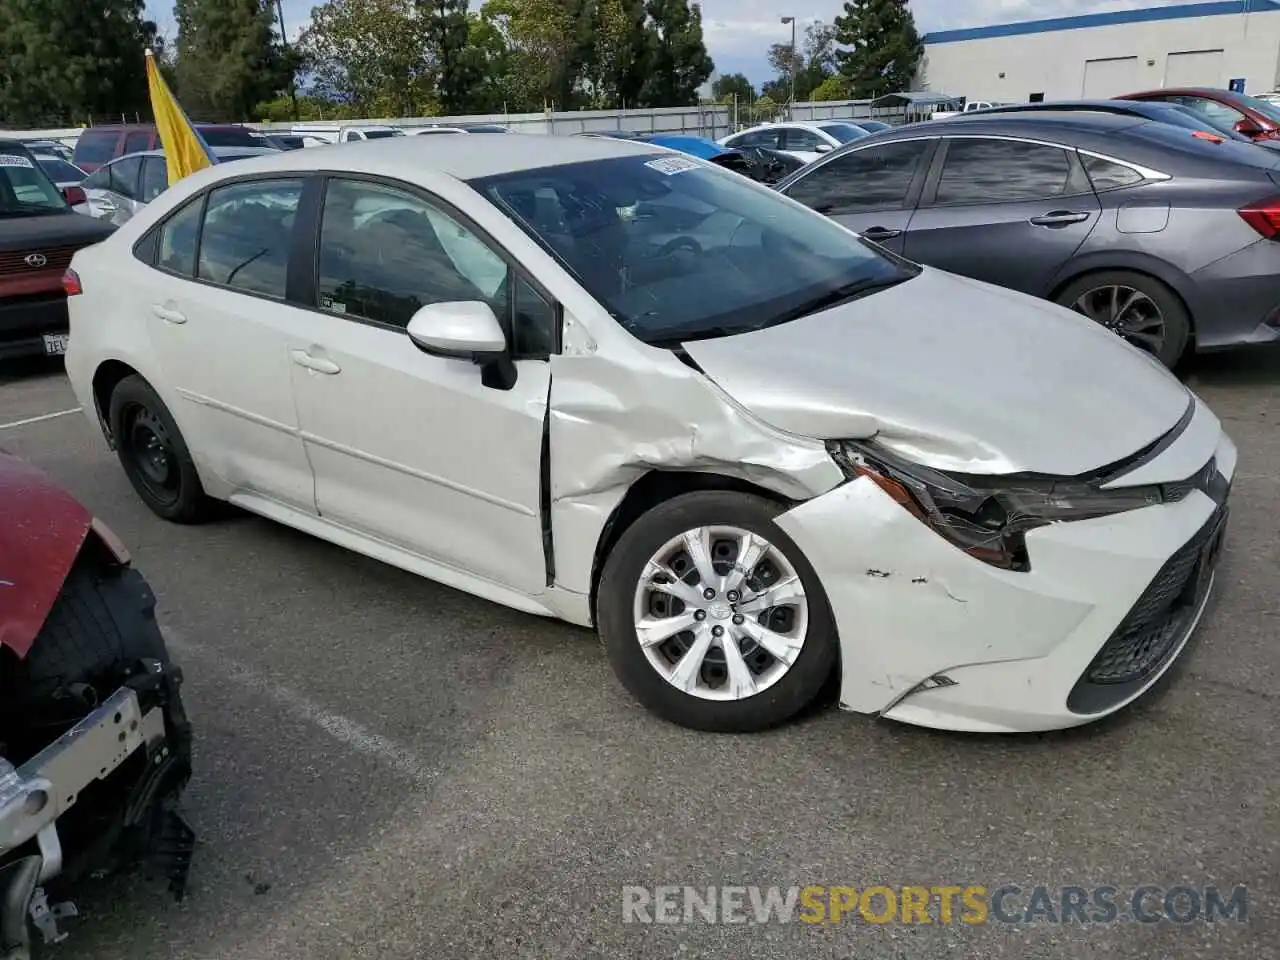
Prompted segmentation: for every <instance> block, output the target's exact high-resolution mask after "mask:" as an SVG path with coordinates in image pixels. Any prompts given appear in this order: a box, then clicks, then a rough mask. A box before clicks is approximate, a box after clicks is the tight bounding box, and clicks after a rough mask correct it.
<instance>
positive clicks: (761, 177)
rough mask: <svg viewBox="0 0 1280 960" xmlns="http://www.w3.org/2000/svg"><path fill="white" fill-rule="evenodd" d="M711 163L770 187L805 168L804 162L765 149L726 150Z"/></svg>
mask: <svg viewBox="0 0 1280 960" xmlns="http://www.w3.org/2000/svg"><path fill="white" fill-rule="evenodd" d="M711 162H712V163H714V164H717V165H719V166H722V167H724V168H726V169H728V170H733V171H735V172H737V173H741V174H743V175H744V176H747V177H750V178H751V179H752V180H755V181H757V182H759V183H764V184H768V185H770V186H772V185H773V184H776V183H778V182H779V181H780V180H782V179H784V178H785V177H787V176H788V175H789V174H791V173H794V172H795V171H796V170H799V169H800V168H801V167H803V166H804V161H803V160H797V159H796V158H795V157H793V156H791V155H790V154H786V153H780V152H779V151H777V150H768V149H766V148H765V147H741V148H739V149H735V150H725V151H724V152H723V153H721V154H719V155H718V156H715V157H712V158H711Z"/></svg>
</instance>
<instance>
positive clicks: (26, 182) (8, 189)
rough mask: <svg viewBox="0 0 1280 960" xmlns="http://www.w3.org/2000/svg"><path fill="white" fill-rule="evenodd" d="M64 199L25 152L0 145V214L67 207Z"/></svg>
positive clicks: (36, 211)
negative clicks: (10, 151)
mask: <svg viewBox="0 0 1280 960" xmlns="http://www.w3.org/2000/svg"><path fill="white" fill-rule="evenodd" d="M66 209H67V201H66V200H64V199H63V197H62V193H61V191H59V190H58V188H57V187H56V186H54V185H53V181H52V180H50V179H49V177H48V175H47V174H46V173H45V172H44V171H43V170H42V169H40V165H39V164H38V163H36V162H35V161H34V160H33V159H31V157H30V156H28V155H27V154H25V153H8V152H6V151H5V150H4V148H3V147H0V218H3V217H23V216H34V215H37V214H40V213H50V212H53V211H57V210H66Z"/></svg>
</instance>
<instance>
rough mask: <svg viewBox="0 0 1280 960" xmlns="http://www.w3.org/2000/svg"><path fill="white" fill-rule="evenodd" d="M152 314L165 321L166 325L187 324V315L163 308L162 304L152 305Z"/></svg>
mask: <svg viewBox="0 0 1280 960" xmlns="http://www.w3.org/2000/svg"><path fill="white" fill-rule="evenodd" d="M151 312H152V313H154V314H155V315H156V316H157V317H159V318H160V319H161V320H163V321H164V322H165V323H186V322H187V317H186V314H183V313H179V312H178V311H177V310H171V309H169V308H168V307H162V306H160V304H158V303H156V304H152V306H151Z"/></svg>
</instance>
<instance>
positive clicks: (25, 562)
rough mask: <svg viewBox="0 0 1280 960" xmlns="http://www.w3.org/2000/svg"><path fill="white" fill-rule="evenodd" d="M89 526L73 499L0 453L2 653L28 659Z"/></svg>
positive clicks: (85, 514)
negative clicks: (12, 653)
mask: <svg viewBox="0 0 1280 960" xmlns="http://www.w3.org/2000/svg"><path fill="white" fill-rule="evenodd" d="M92 525H93V516H92V514H90V513H89V511H88V510H86V509H85V508H84V507H83V506H82V505H81V504H80V503H79V502H78V501H77V500H76V499H75V498H74V497H73V496H71V494H69V493H67V492H66V491H65V490H63V489H62V488H61V487H59V486H57V485H56V484H55V483H54V482H53V481H52V480H50V479H49V478H48V477H47V476H45V474H43V473H42V472H41V471H39V470H37V469H36V468H35V467H33V466H31V465H30V464H29V463H26V462H25V461H22V460H19V459H18V458H17V457H13V456H10V455H8V454H5V453H0V647H8V648H9V649H11V650H12V651H13V652H14V653H16V654H17V655H18V657H19V658H22V657H25V656H26V655H27V652H28V651H29V650H30V649H31V645H32V643H34V642H35V639H36V635H37V634H39V633H40V629H41V627H43V626H44V621H45V618H46V617H47V616H48V614H49V608H50V607H52V606H53V602H54V600H56V599H57V598H58V594H59V592H61V590H62V584H63V581H65V580H66V578H67V574H68V573H70V571H71V567H72V565H73V564H74V563H75V560H76V557H77V556H78V555H79V553H80V550H81V548H82V547H83V546H84V542H85V538H86V537H87V536H88V535H89V530H90V528H91V527H92Z"/></svg>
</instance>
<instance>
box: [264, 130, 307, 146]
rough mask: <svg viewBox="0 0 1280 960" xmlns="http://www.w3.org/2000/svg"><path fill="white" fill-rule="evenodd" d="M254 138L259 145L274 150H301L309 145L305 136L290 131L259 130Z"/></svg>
mask: <svg viewBox="0 0 1280 960" xmlns="http://www.w3.org/2000/svg"><path fill="white" fill-rule="evenodd" d="M254 139H255V140H256V141H257V142H258V146H261V147H271V148H272V149H273V150H301V149H302V148H303V147H305V146H306V145H307V144H306V141H305V139H304V138H302V137H295V136H294V135H293V134H289V133H261V132H259V133H258V134H257V135H256V137H255V138H254Z"/></svg>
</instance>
